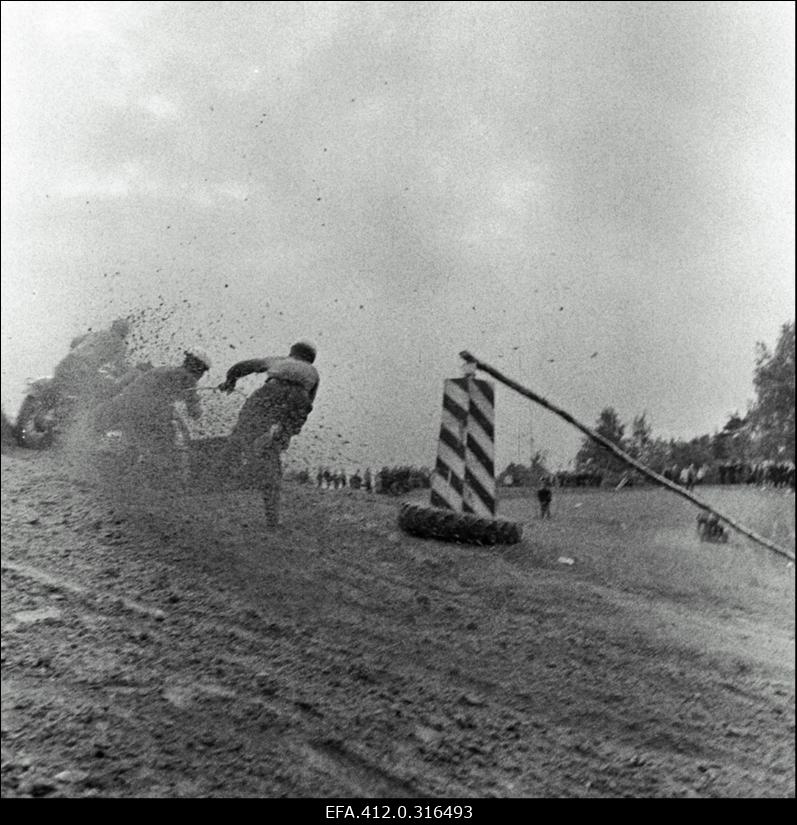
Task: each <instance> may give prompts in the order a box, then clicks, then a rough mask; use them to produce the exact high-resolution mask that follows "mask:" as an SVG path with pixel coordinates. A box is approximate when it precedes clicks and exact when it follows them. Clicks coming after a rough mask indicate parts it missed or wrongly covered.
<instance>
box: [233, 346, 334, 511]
mask: <svg viewBox="0 0 797 825" xmlns="http://www.w3.org/2000/svg"><path fill="white" fill-rule="evenodd" d="M315 357H316V348H315V346H313V344H311V343H309V342H308V341H297V342H296V343H295V344H294V345H293V346H292V347H291V349H290V353H289V354H288V355H287V356H271V357H267V358H253V359H250V360H248V361H239V362H238V363H237V364H233V366H232V367H230V369H229V370H228V371H227V378H226V380H225V381H224V383H222V384H220V385H219V389H220V390H222V391H223V392H226V393H231V392H232V391H233V390H234V389H235V384H236V382H237V381H238V379H239V378H243V377H244V376H245V375H251V374H252V373H261V372H265V373H267V375H268V378H267V379H266V383H265V384H263V386H262V387H260V388H259V389H257V390H255V391H254V392H253V393H252V394H251V395H250V396H249V398H247V399H246V402H245V403H244V405H243V407H242V408H241V411H240V413H239V414H238V421H237V423H236V425H235V427H234V429H233V431H232V433H231V434H230V437H229V438H228V440H227V445H226V447H225V450H224V453H223V455H222V472H224V473H232V474H234V475H237V474H238V473H239V472H240V471H241V469H242V465H243V464H244V463H245V465H246V473H247V476H248V477H249V478H250V479H252V480H254V481H256V483H257V484H258V486H259V487H260V489H261V492H262V495H263V504H264V506H265V509H266V521H267V523H268V525H269V526H270V527H277V526H278V525H279V504H280V488H281V486H282V461H281V453H282V452H284V451H285V450H287V449H288V445H289V444H290V440H291V437H292V436H294V435H297V434H298V433H299V432H300V431H301V429H302V427H303V426H304V423H305V421H306V420H307V416H308V415H309V414H310V412H311V411H312V409H313V402H314V401H315V397H316V392H317V391H318V384H319V376H318V371H317V370H316V368H315V367H314V366H313V362H314V361H315Z"/></svg>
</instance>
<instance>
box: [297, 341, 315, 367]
mask: <svg viewBox="0 0 797 825" xmlns="http://www.w3.org/2000/svg"><path fill="white" fill-rule="evenodd" d="M291 355H292V356H293V357H294V358H299V359H300V360H301V361H307V363H308V364H312V363H313V361H315V355H316V348H315V345H313V344H311V343H310V342H309V341H297V342H296V343H295V344H294V345H293V346H292V347H291Z"/></svg>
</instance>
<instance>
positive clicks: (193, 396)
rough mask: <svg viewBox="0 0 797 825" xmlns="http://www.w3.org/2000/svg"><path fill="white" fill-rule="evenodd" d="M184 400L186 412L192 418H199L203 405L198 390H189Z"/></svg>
mask: <svg viewBox="0 0 797 825" xmlns="http://www.w3.org/2000/svg"><path fill="white" fill-rule="evenodd" d="M183 400H184V401H185V409H186V412H187V413H188V415H189V416H191V418H199V416H200V415H202V405H201V404H200V403H199V394H198V393H197V391H196V390H187V391H186V393H185V397H184V399H183Z"/></svg>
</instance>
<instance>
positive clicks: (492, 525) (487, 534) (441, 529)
mask: <svg viewBox="0 0 797 825" xmlns="http://www.w3.org/2000/svg"><path fill="white" fill-rule="evenodd" d="M398 524H399V527H400V528H401V529H402V530H404V532H405V533H409V534H410V535H413V536H418V537H419V538H425V539H437V540H438V541H453V542H459V543H461V544H479V545H494V544H517V543H518V542H519V541H520V540H521V538H522V537H523V528H522V526H521V525H520V524H517V523H515V522H512V521H499V520H496V519H488V518H482V517H480V516H476V515H473V514H470V513H455V512H454V511H453V510H446V509H442V508H438V507H422V506H421V505H419V504H404V505H402V507H401V510H400V511H399V517H398Z"/></svg>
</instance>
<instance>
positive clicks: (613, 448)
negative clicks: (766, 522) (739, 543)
mask: <svg viewBox="0 0 797 825" xmlns="http://www.w3.org/2000/svg"><path fill="white" fill-rule="evenodd" d="M459 356H460V358H462V359H463V360H465V361H467V362H468V363H470V364H475V365H476V366H477V367H478V368H479V369H480V370H482V371H483V372H486V373H488V374H489V375H492V376H493V378H495V379H496V380H498V381H500V382H501V383H502V384H505V385H506V386H507V387H509V388H510V389H513V390H514V391H515V392H517V393H520V395H523V396H525V397H526V398H530V399H531V400H532V401H534V402H535V403H536V404H539V405H540V406H541V407H545V409H546V410H550V411H551V412H552V413H555V414H556V415H558V416H559V417H560V418H564V420H565V421H567V423H568V424H572V425H573V426H574V427H575V428H576V429H578V430H581V432H582V433H584V434H585V435H586V436H588V437H589V438H591V439H592V440H593V441H597V442H598V444H600V445H601V446H602V447H605V448H606V449H607V450H609V452H611V453H612V454H614V455H615V456H617V458H619V459H620V460H621V461H623V462H625V463H626V464H628V465H629V466H631V467H633V468H634V469H635V470H638V471H639V472H640V473H642V475H643V476H645V477H647V478H649V479H650V480H651V481H653V482H655V483H656V484H659V485H660V486H662V487H666V488H667V489H668V490H671V491H672V492H673V493H675V494H676V495H679V496H681V498H685V499H686V500H687V501H691V502H692V504H695V505H696V506H697V507H699V508H700V509H701V510H706V511H707V512H709V513H711V514H712V515H714V516H716V517H717V518H718V519H719V520H720V521H724V522H725V523H726V524H727V525H728V526H729V527H732V528H733V529H734V530H736V531H737V532H738V533H741V534H742V535H743V536H747V538H749V539H751V540H752V541H754V542H756V543H757V544H760V545H762V546H763V547H766V548H767V549H768V550H772V552H773V553H778V554H779V555H781V556H785V557H786V558H787V559H790V560H791V561H794V553H793V552H792V551H791V550H787V549H786V548H785V547H781V546H780V545H778V544H775V543H774V542H772V541H770V540H769V539H767V538H764V536H759V535H758V533H755V532H754V531H753V530H750V529H749V528H748V527H745V526H744V525H743V524H739V523H738V522H737V521H735V520H734V519H732V518H730V517H729V516H725V515H723V514H722V513H719V512H717V511H716V510H715V509H714V508H713V507H710V506H709V505H708V504H706V503H705V501H701V500H700V499H699V498H697V497H696V496H693V495H692V494H691V493H690V492H688V491H687V490H685V489H684V488H683V487H681V486H680V485H678V484H673V482H671V481H670V480H669V479H667V478H664V476H661V475H659V474H658V473H656V472H654V471H653V470H651V469H649V468H647V467H646V466H645V465H644V464H641V463H640V462H639V461H637V460H636V459H635V458H632V457H631V456H630V455H628V453H626V452H625V451H624V450H621V449H620V448H619V447H618V446H617V445H616V444H614V443H613V442H612V441H609V439H608V438H605V437H604V436H602V435H601V434H600V433H597V432H595V430H593V429H590V428H589V427H587V426H586V425H585V424H582V423H581V422H580V421H578V420H576V419H575V418H573V416H572V415H570V413H569V412H567V411H566V410H563V409H561V408H560V407H557V406H556V404H552V403H551V402H550V401H546V399H544V398H543V397H542V396H540V395H537V393H535V392H533V391H532V390H530V389H528V388H527V387H524V386H523V385H521V384H518V383H517V381H513V380H512V379H511V378H507V377H506V376H505V375H504V374H503V373H501V372H499V371H498V370H497V369H495V367H491V366H490V365H489V364H486V363H485V362H484V361H480V360H479V359H478V358H476V357H475V356H474V355H471V354H470V353H469V352H468V351H467V350H463V351H462V352H461V353H460V354H459Z"/></svg>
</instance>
